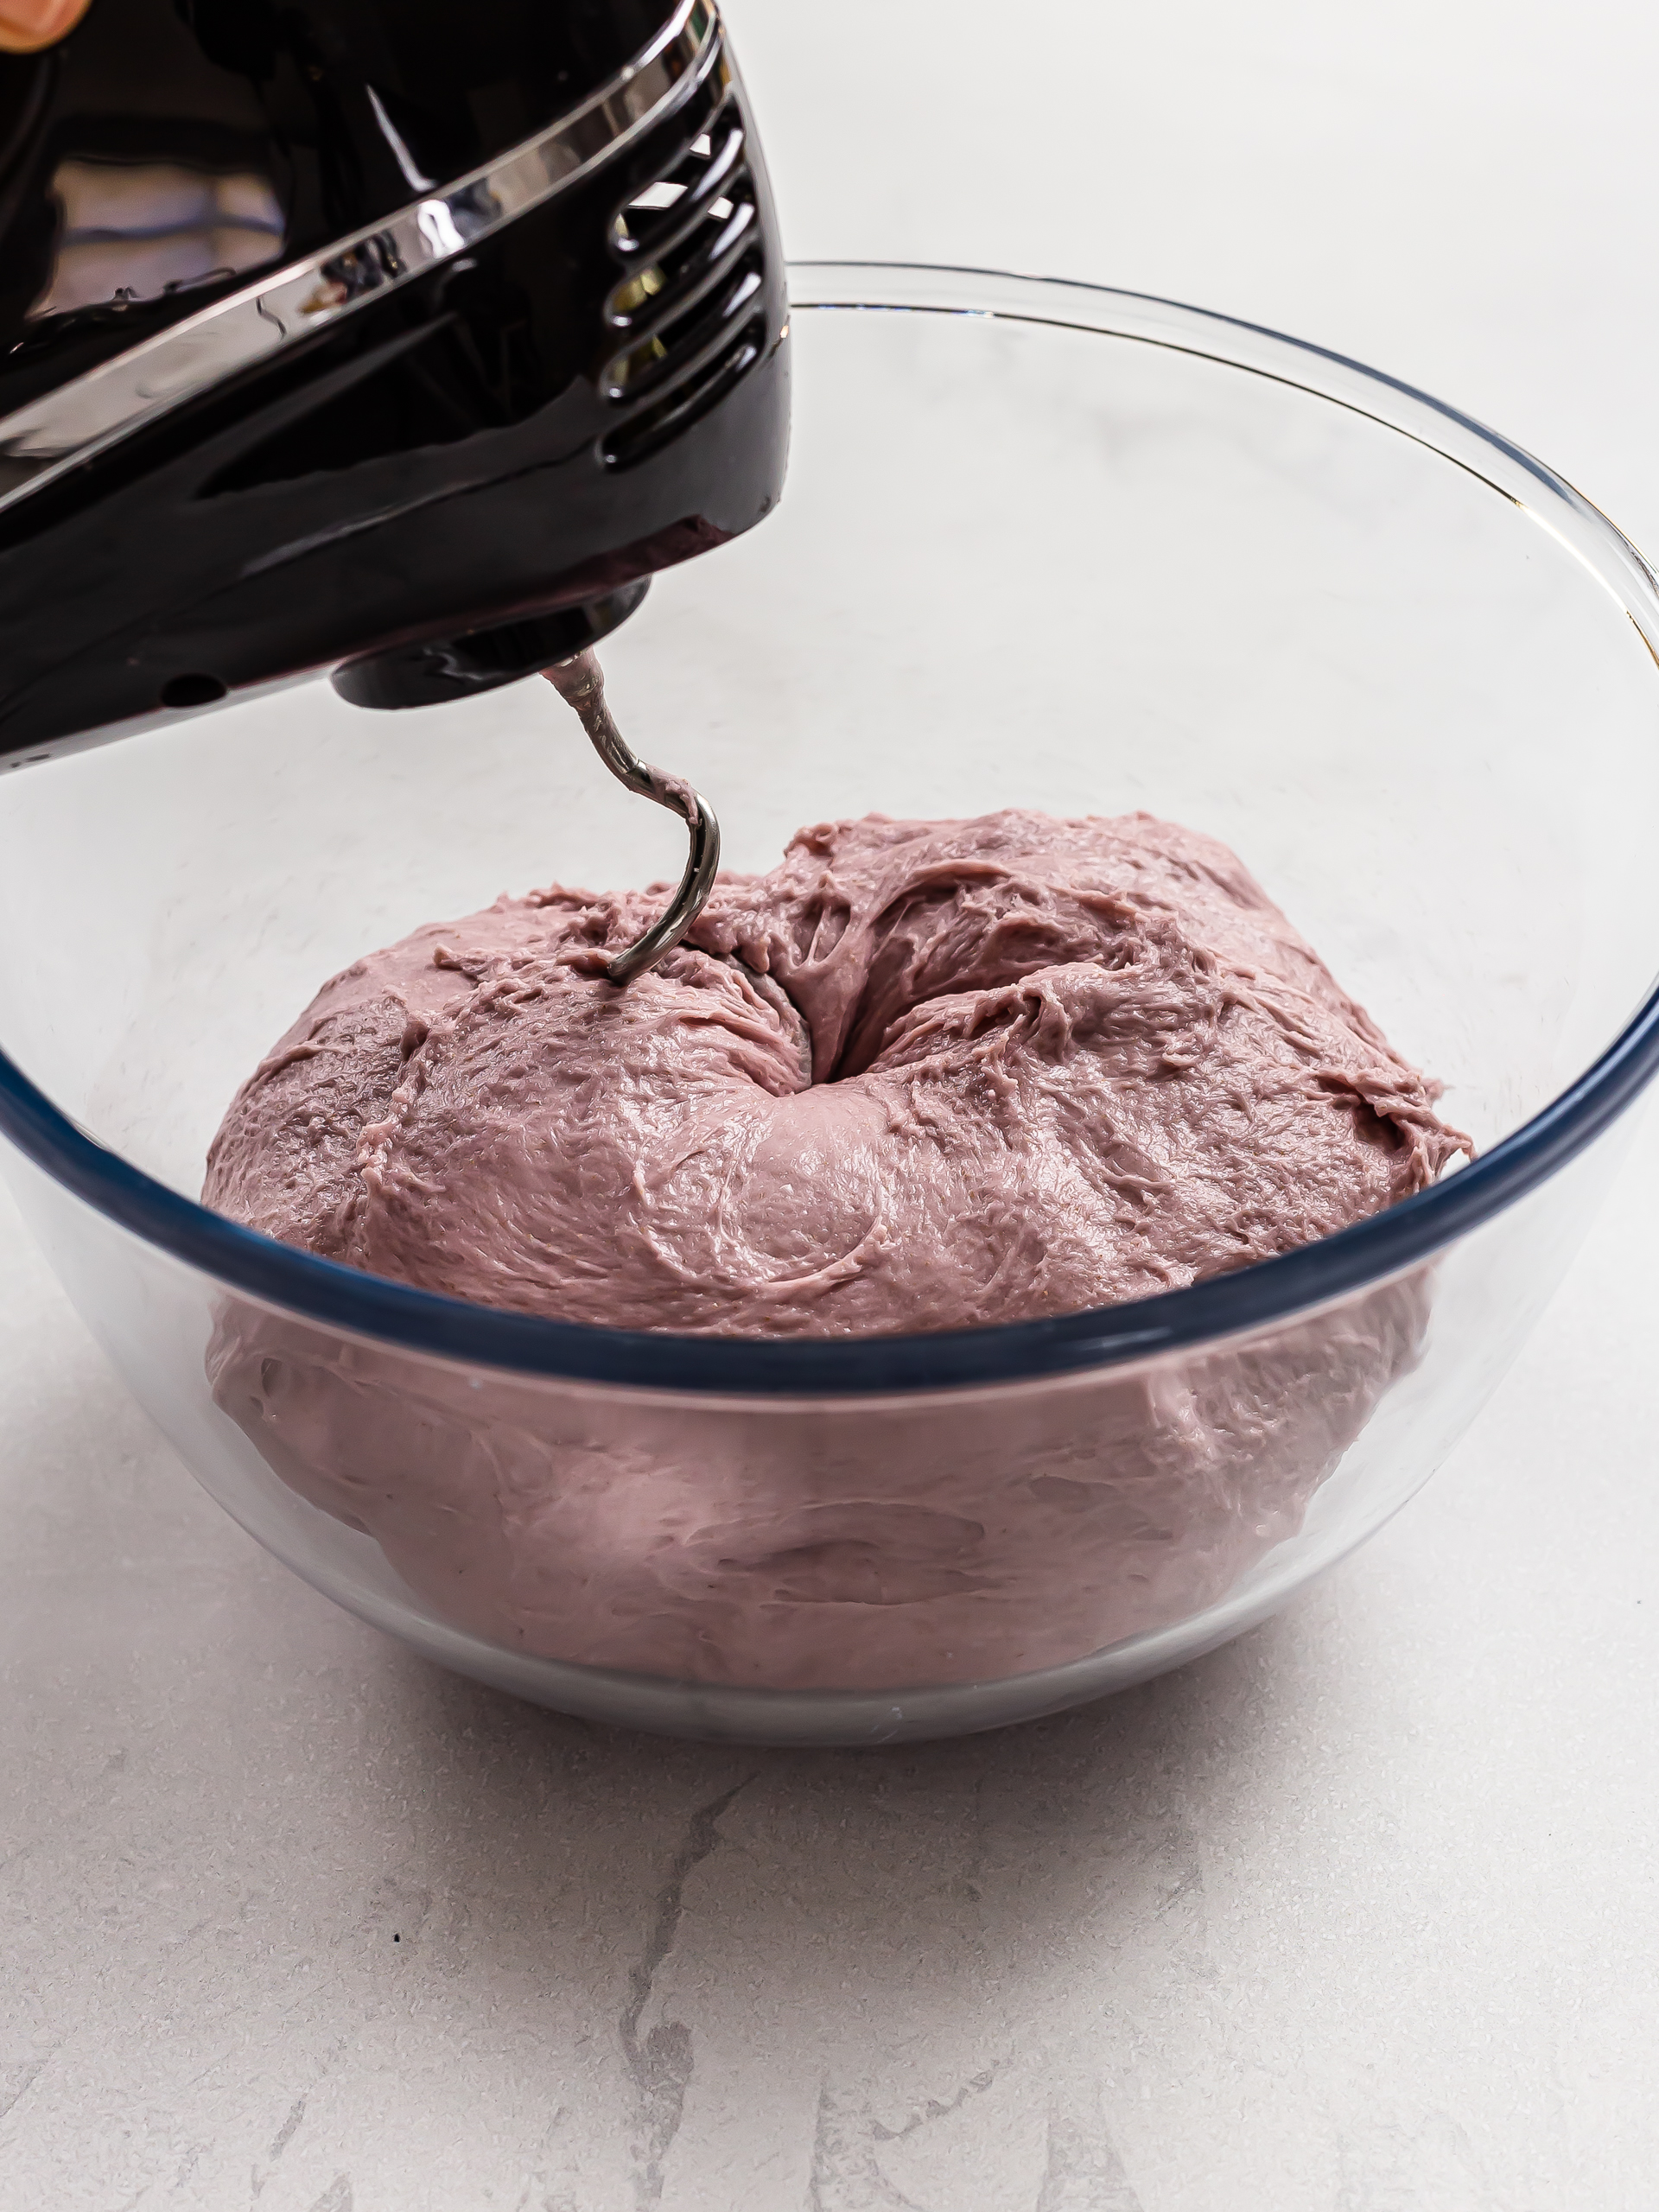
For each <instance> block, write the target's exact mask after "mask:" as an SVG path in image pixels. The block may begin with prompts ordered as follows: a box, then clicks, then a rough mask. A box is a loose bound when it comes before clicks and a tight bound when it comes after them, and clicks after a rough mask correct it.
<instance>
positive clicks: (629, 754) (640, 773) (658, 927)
mask: <svg viewBox="0 0 1659 2212" xmlns="http://www.w3.org/2000/svg"><path fill="white" fill-rule="evenodd" d="M542 673H543V676H545V677H546V678H547V680H548V682H549V683H550V684H551V685H552V686H553V688H554V690H556V692H557V693H558V695H559V696H560V698H562V699H563V701H564V702H565V704H566V705H567V706H569V707H574V708H575V710H576V713H577V714H578V715H579V716H580V717H581V719H582V728H584V729H585V730H586V731H587V733H588V736H589V737H590V738H591V739H592V740H593V745H594V752H595V753H598V755H599V757H600V759H601V760H602V761H603V762H604V763H605V766H607V768H608V769H609V770H610V772H611V773H612V774H613V776H614V777H615V778H616V779H617V780H618V782H619V783H624V784H626V785H627V787H628V789H629V790H630V791H638V793H639V796H640V798H649V799H654V800H655V801H656V803H657V804H658V806H665V807H667V808H669V809H670V810H671V812H673V813H675V814H677V815H678V816H679V817H681V819H682V820H683V822H684V823H685V825H686V827H687V829H689V830H690V833H691V850H690V855H689V856H688V858H687V860H686V863H685V874H683V876H682V877H681V878H680V887H679V889H678V890H677V892H676V893H674V896H673V898H672V899H671V900H670V902H669V905H668V906H667V908H666V909H665V910H664V912H663V913H662V914H660V915H659V916H658V918H657V919H656V920H655V921H654V922H653V923H652V925H651V927H650V928H649V929H648V930H647V931H645V935H644V936H643V937H642V938H639V939H637V940H636V942H635V943H634V944H631V945H629V947H628V948H627V950H626V952H619V953H617V954H616V955H615V957H613V959H611V960H609V961H607V963H606V968H605V973H606V974H607V976H609V978H610V980H611V981H612V982H613V983H617V984H622V983H626V982H632V979H633V977H634V976H638V975H640V974H642V973H643V972H644V970H645V969H647V968H652V967H654V966H655V965H656V963H658V961H659V960H660V959H661V958H662V957H663V955H664V953H665V952H671V951H672V950H673V948H674V947H675V946H676V945H677V944H678V943H679V941H680V939H681V938H683V936H684V935H685V933H686V931H688V930H689V929H690V926H691V925H692V923H693V922H695V921H696V918H697V916H698V915H699V914H700V913H701V912H702V910H703V907H704V906H705V905H706V904H707V903H708V899H709V892H710V891H711V890H712V889H713V888H714V882H715V869H716V868H718V867H719V866H720V824H719V823H718V822H716V821H715V810H714V809H713V807H711V806H710V805H709V802H708V800H707V799H706V798H703V797H702V793H701V792H700V791H693V790H692V788H691V786H690V784H686V783H682V782H681V781H680V779H679V778H678V777H677V776H665V775H664V773H663V772H662V770H661V769H660V768H653V767H652V766H650V764H649V763H648V762H646V761H644V760H640V759H639V757H638V756H637V755H636V754H635V753H634V752H633V751H632V748H631V747H630V746H629V744H628V742H627V740H626V738H625V737H624V736H623V734H622V733H621V731H620V729H618V728H617V726H616V724H615V722H614V721H613V720H612V719H611V710H610V709H609V708H608V707H607V705H606V704H605V678H604V676H603V675H602V674H601V670H600V665H599V663H598V662H597V661H596V660H595V659H594V656H593V653H592V652H591V650H590V651H588V652H580V653H575V654H573V655H572V656H571V658H569V660H562V661H560V662H559V663H558V664H556V666H555V667H553V668H544V669H543V671H542Z"/></svg>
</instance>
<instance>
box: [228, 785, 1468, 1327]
mask: <svg viewBox="0 0 1659 2212" xmlns="http://www.w3.org/2000/svg"><path fill="white" fill-rule="evenodd" d="M657 903H658V901H657V899H656V897H655V895H654V894H639V895H636V896H634V897H632V898H620V899H610V898H606V899H596V898H594V897H593V896H591V895H590V894H588V893H580V892H568V891H563V890H552V891H547V892H538V893H531V895H530V896H529V897H528V898H525V899H500V900H499V901H498V902H497V904H496V905H495V906H493V907H491V908H490V909H489V910H488V911H487V912H484V913H481V914H474V915H473V916H471V917H469V918H467V920H465V921H461V922H456V923H451V924H448V925H437V926H433V927H429V928H427V929H423V930H417V931H416V932H415V933H414V935H413V936H411V937H409V938H404V940H403V941H402V942H401V943H400V944H396V945H394V946H392V947H391V949H390V950H387V951H384V952H378V953H373V954H371V955H370V956H369V957H368V958H367V959H365V960H362V961H359V962H358V963H356V964H355V965H354V966H353V967H351V968H349V969H346V972H345V973H344V975H342V976H337V977H336V978H335V979H334V981H333V982H330V983H328V984H327V985H326V986H325V987H324V988H323V989H322V990H321V992H320V993H319V995H318V996H317V998H316V999H315V1001H313V1003H312V1005H311V1006H310V1007H309V1008H308V1010H307V1011H306V1013H305V1014H302V1016H301V1018H300V1020H298V1022H296V1024H295V1026H294V1027H293V1028H292V1029H291V1030H290V1031H289V1033H288V1034H287V1036H286V1037H284V1038H283V1039H282V1041H281V1042H280V1044H278V1046H277V1047H276V1049H275V1051H274V1052H272V1053H271V1054H270V1056H269V1058H266V1059H265V1060H264V1062H263V1063H262V1064H261V1065H260V1067H259V1068H258V1069H257V1071H256V1072H255V1074H254V1075H253V1076H252V1077H251V1079H250V1081H249V1082H248V1083H247V1084H246V1085H245V1087H244V1089H243V1090H242V1091H241V1092H240V1094H239V1095H238V1097H237V1099H236V1101H235V1103H234V1104H233V1105H232V1108H231V1109H230V1112H229V1113H228V1115H227V1116H226V1120H225V1123H224V1126H223V1127H222V1128H221V1129H220V1130H219V1135H218V1136H217V1138H216V1139H215V1141H214V1144H213V1150H212V1152H211V1154H210V1155H209V1161H208V1173H207V1188H206V1192H205V1198H206V1202H207V1204H208V1205H212V1206H214V1207H216V1208H218V1209H219V1211H222V1212H225V1213H228V1214H232V1215H233V1216H235V1217H237V1218H238V1220H241V1221H244V1222H246V1223H248V1224H251V1226H253V1227H254V1228H257V1229H261V1230H265V1231H266V1232H267V1233H268V1234H269V1235H270V1236H277V1237H281V1238H283V1239H284V1240H286V1241H287V1242H289V1243H296V1244H302V1245H305V1246H308V1248H309V1249H311V1250H313V1251H315V1252H320V1253H323V1254H325V1255H327V1256H328V1257H330V1258H334V1259H339V1260H343V1261H346V1262H348V1263H349V1264H351V1265H353V1266H356V1267H360V1268H369V1269H371V1270H372V1271H373V1272H375V1273H377V1274H385V1275H392V1276H396V1277H397V1278H398V1279H399V1280H401V1281H405V1282H411V1283H416V1284H418V1285H420V1286H422V1287H424V1288H426V1289H429V1290H435V1291H442V1292H444V1293H446V1294H448V1295H450V1296H452V1297H456V1298H467V1299H473V1300H479V1301H480V1302H482V1303H484V1304H486V1305H491V1306H505V1307H508V1308H510V1309H512V1310H514V1311H516V1312H519V1313H537V1314H543V1315H549V1316H553V1317H556V1318H557V1319H568V1320H575V1321H588V1322H597V1323H603V1324H606V1325H610V1326H613V1327H617V1328H632V1329H672V1330H680V1331H699V1330H714V1331H718V1332H721V1333H724V1334H739V1335H756V1336H782V1335H791V1334H810V1335H823V1336H829V1335H834V1336H842V1335H848V1336H855V1335H868V1334H872V1333H875V1332H889V1331H904V1332H912V1331H918V1330H930V1329H949V1328H961V1327H968V1326H972V1325H978V1324H982V1323H986V1322H995V1321H1009V1320H1017V1319H1028V1318H1029V1317H1031V1316H1033V1315H1035V1314H1043V1313H1065V1312H1068V1311H1074V1310H1077V1309H1078V1308H1082V1307H1086V1306H1100V1305H1105V1304H1108V1303H1110V1302H1113V1301H1116V1300H1122V1299H1128V1298H1137V1297H1144V1296H1147V1294H1151V1293H1153V1292H1155V1291H1160V1290H1165V1289H1168V1288H1170V1287H1175V1286H1178V1285H1181V1284H1185V1283H1190V1282H1193V1281H1198V1279H1200V1278H1202V1277H1204V1276H1206V1275H1212V1274H1217V1273H1219V1272H1221V1271H1223V1270H1224V1269H1227V1268H1236V1267H1241V1266H1243V1265H1244V1264H1245V1263H1246V1262H1249V1261H1252V1260H1259V1259H1263V1258H1266V1257H1268V1255H1271V1254H1274V1253H1277V1252H1283V1251H1287V1250H1288V1249H1291V1248H1292V1247H1293V1246H1294V1245H1298V1244H1303V1243H1308V1242H1309V1241H1311V1240H1312V1239H1313V1238H1315V1237H1318V1236H1325V1235H1328V1234H1329V1233H1330V1232H1331V1231H1332V1230H1336V1229H1340V1228H1343V1227H1344V1226H1345V1225H1346V1224H1349V1223H1350V1222H1352V1221H1356V1220H1358V1219H1359V1218H1360V1217H1362V1216H1363V1215H1366V1214H1370V1213H1374V1212H1376V1211H1377V1210H1378V1209H1379V1208H1380V1207H1382V1206H1385V1205H1389V1204H1390V1203H1391V1202H1392V1201H1393V1200H1395V1199H1396V1198H1403V1197H1405V1196H1407V1195H1408V1193H1409V1192H1413V1191H1415V1190H1418V1189H1421V1187H1422V1185H1424V1184H1426V1183H1427V1182H1428V1181H1430V1180H1431V1179H1433V1176H1434V1174H1435V1173H1436V1172H1437V1171H1438V1170H1439V1168H1440V1166H1441V1165H1442V1164H1443V1163H1444V1162H1445V1160H1446V1159H1447V1158H1448V1157H1449V1155H1450V1154H1451V1153H1452V1151H1453V1150H1454V1149H1455V1148H1456V1147H1457V1145H1458V1143H1459V1139H1458V1138H1457V1137H1456V1136H1455V1135H1453V1134H1452V1133H1451V1132H1449V1131H1448V1130H1447V1129H1446V1128H1445V1126H1444V1124H1443V1123H1442V1122H1440V1119H1439V1117H1438V1116H1437V1115H1436V1113H1435V1111H1434V1103H1433V1090H1432V1089H1431V1087H1430V1086H1429V1085H1428V1084H1427V1083H1426V1082H1425V1081H1424V1079H1423V1077H1421V1076H1420V1075H1418V1074H1417V1073H1416V1072H1415V1071H1414V1070H1412V1069H1411V1068H1410V1067H1408V1065H1406V1063H1405V1062H1404V1061H1403V1060H1402V1059H1401V1058H1400V1057H1399V1056H1398V1055H1397V1054H1396V1053H1395V1052H1394V1051H1393V1050H1392V1049H1391V1048H1390V1047H1389V1045H1388V1043H1387V1041H1386V1039H1384V1038H1383V1036H1382V1035H1381V1033H1379V1031H1378V1030H1377V1029H1376V1026H1375V1025H1374V1024H1373V1023H1372V1022H1371V1021H1370V1020H1369V1019H1368V1018H1367V1016H1366V1015H1365V1014H1364V1013H1363V1011H1362V1010H1361V1009H1360V1008H1359V1007H1357V1006H1356V1005H1355V1004H1354V1002H1353V1001H1352V1000H1351V999H1350V998H1348V997H1347V995H1345V994H1344V992H1343V991H1342V990H1341V988H1339V987H1338V984H1337V983H1336V982H1334V981H1333V980H1332V976H1331V975H1330V974H1329V972H1328V970H1327V969H1325V966H1324V965H1323V963H1321V962H1320V961H1319V958H1318V957H1317V956H1316V955H1315V954H1314V953H1313V950H1311V948H1310V947H1309V946H1308V945H1307V944H1306V943H1305V942H1304V941H1303V939H1302V938H1300V937H1299V936H1298V935H1297V933H1296V932H1295V931H1294V930H1293V929H1292V928H1291V926H1290V925H1289V924H1288V923H1287V921H1286V920H1285V918H1284V917H1283V916H1282V915H1281V913H1280V912H1278V910H1277V909H1276V908H1275V907H1274V906H1273V905H1272V904H1271V903H1270V901H1269V900H1268V899H1267V898H1266V897H1265V895H1264V894H1263V893H1262V892H1261V891H1260V890H1259V889H1258V888H1257V887H1256V886H1255V883H1254V882H1253V881H1252V880H1251V879H1250V878H1249V875H1248V874H1246V873H1245V872H1244V870H1243V868H1241V866H1240V865H1239V863H1238V861H1236V859H1235V858H1234V857H1233V855H1231V854H1230V852H1228V851H1227V850H1226V849H1225V848H1224V847H1223V846H1221V845H1219V844H1217V843H1216V842H1215V841H1214V840H1213V839H1211V838H1207V837H1200V836H1194V835H1193V834H1192V832H1191V831H1189V830H1185V829H1176V828H1174V827H1173V826H1172V825H1170V824H1168V823H1160V822H1155V821H1154V820H1152V819H1151V818H1150V817H1146V816H1132V817H1128V818H1126V819H1122V820H1118V821H1083V822H1057V821H1052V820H1050V819H1048V818H1046V817H1043V816H1040V815H1032V814H998V815H991V816H988V817H983V818H982V819H981V820H978V821H973V822H959V823H915V822H889V821H886V820H883V819H881V818H880V817H874V818H872V819H869V820H867V821H863V822H855V823H830V824H827V825H824V826H823V827H821V828H818V829H808V830H805V831H803V832H802V833H801V835H800V836H798V837H797V838H796V839H795V841H794V842H793V843H792V844H791V847H790V849H789V851H788V854H787V855H786V856H785V861H784V862H783V864H782V866H781V867H780V868H777V869H775V870H773V871H772V874H769V875H765V876H760V877H756V878H753V879H748V880H745V879H742V878H735V879H734V878H727V879H724V880H722V881H721V883H720V884H719V885H718V886H717V887H716V889H715V894H714V897H713V899H711V901H710V903H709V906H708V908H707V909H706V910H705V912H704V913H703V914H702V918H701V919H700V921H699V923H698V924H697V926H696V930H695V931H694V938H695V942H694V943H693V944H688V945H685V946H682V947H681V948H680V949H679V950H677V951H676V952H673V953H671V954H670V955H669V957H667V959H666V960H665V961H664V963H662V965H661V967H660V968H658V969H656V970H654V971H652V972H650V973H647V974H646V975H645V976H640V977H639V978H638V979H636V981H635V982H632V984H630V985H629V986H628V988H626V990H622V991H619V990H617V989H616V988H613V986H612V985H610V984H608V983H607V982H606V981H605V980H604V976H603V961H604V957H605V955H606V953H607V950H618V949H620V947H621V946H622V945H623V944H626V943H627V942H629V941H630V939H631V938H632V937H634V936H635V935H637V934H638V933H639V930H640V929H641V928H642V927H643V926H644V925H645V921H646V920H647V919H648V918H649V916H650V914H651V912H652V911H653V909H654V906H655V905H656V904H657Z"/></svg>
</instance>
